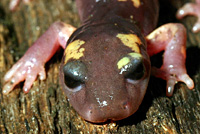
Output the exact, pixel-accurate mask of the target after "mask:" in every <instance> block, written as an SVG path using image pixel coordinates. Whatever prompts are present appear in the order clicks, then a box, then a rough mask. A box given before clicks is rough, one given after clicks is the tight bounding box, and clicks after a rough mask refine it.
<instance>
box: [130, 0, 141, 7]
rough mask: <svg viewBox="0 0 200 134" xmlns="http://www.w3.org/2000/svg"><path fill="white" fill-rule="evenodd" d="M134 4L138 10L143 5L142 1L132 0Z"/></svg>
mask: <svg viewBox="0 0 200 134" xmlns="http://www.w3.org/2000/svg"><path fill="white" fill-rule="evenodd" d="M132 2H133V5H134V6H135V7H137V8H138V7H140V5H141V3H140V0H132Z"/></svg>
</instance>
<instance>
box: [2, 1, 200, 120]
mask: <svg viewBox="0 0 200 134" xmlns="http://www.w3.org/2000/svg"><path fill="white" fill-rule="evenodd" d="M12 2H15V3H18V2H19V0H12ZM76 4H77V8H78V12H79V16H80V20H81V22H82V25H81V26H80V27H79V28H77V29H76V28H75V27H73V26H71V25H69V24H65V23H63V22H55V23H53V24H52V25H51V26H50V28H49V29H48V30H47V31H46V32H45V33H44V34H43V35H42V36H41V37H40V38H39V39H38V40H37V41H36V42H35V43H34V44H33V45H32V46H31V47H30V48H29V49H28V50H27V52H26V53H25V55H24V56H23V57H22V58H21V59H20V60H19V61H18V62H17V63H16V64H15V65H14V66H13V67H12V68H11V69H10V70H9V71H8V72H7V73H6V75H5V77H4V80H5V85H4V87H3V93H4V94H8V93H10V92H11V91H12V90H13V89H14V87H15V85H16V84H18V83H19V82H21V81H24V80H25V83H24V87H23V91H24V92H25V93H28V92H29V90H30V89H31V86H32V84H33V82H34V81H35V79H36V78H37V76H38V75H39V78H40V79H41V80H44V79H45V78H46V73H45V68H44V65H45V63H46V62H47V61H48V60H49V59H50V58H51V57H52V56H53V55H54V53H55V52H56V51H57V50H58V48H59V47H62V48H63V49H65V50H64V54H63V58H62V63H61V66H60V83H61V86H62V89H63V91H64V94H65V95H66V96H67V97H68V99H69V102H70V103H71V105H72V106H73V107H74V109H75V110H76V111H77V112H78V113H79V114H80V115H81V116H82V117H83V118H84V119H85V120H87V121H90V122H95V123H98V122H105V121H107V120H113V121H116V120H121V119H124V118H127V117H129V116H130V115H132V114H133V113H135V112H136V111H137V109H138V108H139V106H140V104H141V102H142V100H143V97H144V95H145V92H146V89H147V86H148V81H149V77H150V73H152V74H153V75H154V76H157V77H160V78H162V79H165V80H166V81H167V87H166V94H167V96H171V95H172V94H173V90H174V85H175V84H176V83H177V82H179V81H181V82H184V83H185V84H186V85H187V87H188V88H189V89H193V88H194V83H193V80H192V79H191V78H190V77H189V76H188V74H187V72H186V68H185V58H186V47H185V44H186V30H185V28H184V26H183V25H182V24H179V23H168V24H165V25H163V26H161V27H159V28H157V29H155V28H156V25H157V21H158V9H159V7H158V0H76ZM14 7H15V5H12V6H11V8H13V9H14ZM191 9H194V10H191ZM11 10H12V9H11ZM188 14H192V15H195V16H197V17H198V21H197V23H196V24H195V25H194V27H193V31H194V32H198V31H199V30H200V21H199V20H200V0H196V4H192V3H188V4H186V5H185V6H183V8H181V9H180V10H179V11H178V13H177V17H178V18H182V17H184V16H185V15H188ZM154 29H155V30H154ZM163 50H165V52H164V54H163V65H162V66H161V68H155V67H152V68H151V62H150V59H149V56H152V55H154V54H157V53H159V52H161V51H163Z"/></svg>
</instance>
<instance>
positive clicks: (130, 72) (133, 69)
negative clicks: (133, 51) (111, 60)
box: [124, 58, 145, 80]
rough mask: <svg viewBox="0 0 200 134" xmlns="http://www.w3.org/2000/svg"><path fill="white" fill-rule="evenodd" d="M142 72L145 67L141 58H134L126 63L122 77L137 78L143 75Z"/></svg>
mask: <svg viewBox="0 0 200 134" xmlns="http://www.w3.org/2000/svg"><path fill="white" fill-rule="evenodd" d="M144 73H145V68H144V65H143V60H142V58H139V59H137V58H136V59H133V60H132V61H131V62H130V63H129V64H128V68H127V69H126V71H125V72H124V77H125V78H126V79H131V80H139V79H141V78H142V77H143V76H144Z"/></svg>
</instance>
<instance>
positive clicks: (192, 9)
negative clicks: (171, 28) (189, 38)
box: [176, 0, 200, 33]
mask: <svg viewBox="0 0 200 134" xmlns="http://www.w3.org/2000/svg"><path fill="white" fill-rule="evenodd" d="M186 15H194V16H197V22H196V23H195V24H194V26H193V28H192V31H193V32H195V33H197V32H199V31H200V0H196V3H187V4H185V5H184V6H183V7H181V8H180V9H179V10H178V11H177V14H176V17H177V18H178V19H182V18H183V17H185V16H186Z"/></svg>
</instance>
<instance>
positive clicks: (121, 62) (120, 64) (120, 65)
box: [117, 53, 142, 69]
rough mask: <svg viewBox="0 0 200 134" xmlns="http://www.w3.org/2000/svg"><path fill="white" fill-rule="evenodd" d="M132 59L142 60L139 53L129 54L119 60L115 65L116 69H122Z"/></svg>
mask: <svg viewBox="0 0 200 134" xmlns="http://www.w3.org/2000/svg"><path fill="white" fill-rule="evenodd" d="M133 58H135V59H136V58H142V55H141V54H140V53H129V54H128V55H127V56H126V57H123V58H122V59H120V60H119V61H118V63H117V67H118V69H122V68H124V67H125V66H126V65H128V64H129V63H130V62H131V59H133Z"/></svg>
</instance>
